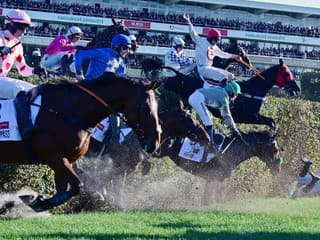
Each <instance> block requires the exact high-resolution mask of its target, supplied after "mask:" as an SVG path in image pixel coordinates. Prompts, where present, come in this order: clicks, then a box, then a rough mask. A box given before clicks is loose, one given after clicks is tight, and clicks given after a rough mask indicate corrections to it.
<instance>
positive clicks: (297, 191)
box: [289, 158, 320, 197]
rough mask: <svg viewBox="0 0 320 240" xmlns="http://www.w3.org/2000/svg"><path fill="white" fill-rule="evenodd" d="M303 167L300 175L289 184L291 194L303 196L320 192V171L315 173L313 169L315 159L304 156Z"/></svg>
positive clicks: (292, 195)
mask: <svg viewBox="0 0 320 240" xmlns="http://www.w3.org/2000/svg"><path fill="white" fill-rule="evenodd" d="M301 162H302V164H303V167H302V169H301V170H300V172H299V176H298V177H297V178H296V179H295V181H294V182H293V183H292V184H290V186H289V196H290V197H294V196H296V195H297V196H301V195H306V194H319V192H320V184H319V181H320V176H319V174H320V173H317V174H314V173H313V172H312V171H311V165H312V164H313V161H312V160H311V159H308V158H302V159H301Z"/></svg>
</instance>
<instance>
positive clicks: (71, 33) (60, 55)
mask: <svg viewBox="0 0 320 240" xmlns="http://www.w3.org/2000/svg"><path fill="white" fill-rule="evenodd" d="M82 34H83V32H82V31H81V29H80V28H79V27H76V26H73V27H71V28H70V29H69V30H68V32H67V34H66V35H59V36H57V37H56V38H55V39H53V40H52V42H51V43H50V44H49V45H48V47H47V48H46V49H45V50H44V55H43V57H42V64H43V66H44V67H45V68H46V69H47V70H48V71H49V72H54V71H56V70H58V69H60V68H61V67H64V66H63V64H67V63H69V61H68V60H69V59H70V58H73V55H74V53H75V52H76V49H75V46H74V45H75V43H76V42H77V41H79V40H80V37H81V35H82ZM64 57H65V58H66V59H64ZM63 61H65V62H63ZM69 65H70V64H69ZM63 71H65V69H64V70H63Z"/></svg>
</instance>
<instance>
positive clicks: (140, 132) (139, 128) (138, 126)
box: [70, 83, 145, 140]
mask: <svg viewBox="0 0 320 240" xmlns="http://www.w3.org/2000/svg"><path fill="white" fill-rule="evenodd" d="M70 84H73V83H70ZM73 85H74V86H76V87H78V88H79V89H80V90H81V91H83V92H85V93H87V94H88V95H90V96H92V97H93V98H94V99H95V100H97V101H98V102H99V103H100V104H101V105H102V106H104V107H105V108H106V109H107V110H109V111H110V112H112V113H113V114H114V115H116V116H118V117H119V118H120V119H121V120H122V121H123V122H124V123H126V124H127V125H132V124H129V123H128V120H127V119H125V118H124V117H123V116H122V115H121V114H119V113H118V112H116V111H114V110H113V108H112V107H110V105H109V104H108V103H107V102H106V101H104V100H103V99H102V98H101V97H99V96H98V95H96V94H95V93H94V92H92V91H91V90H89V89H88V88H86V87H84V86H82V85H80V84H73ZM141 93H142V90H141V87H139V88H138V97H137V101H136V104H135V105H136V110H137V116H138V121H137V123H136V124H135V125H134V126H133V127H132V129H133V130H134V132H135V133H136V135H137V137H138V138H139V139H140V140H141V139H144V138H145V136H144V135H145V132H144V130H143V129H142V125H141V114H140V113H141V104H140V99H141V97H142V94H141Z"/></svg>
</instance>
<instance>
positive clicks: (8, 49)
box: [0, 47, 11, 56]
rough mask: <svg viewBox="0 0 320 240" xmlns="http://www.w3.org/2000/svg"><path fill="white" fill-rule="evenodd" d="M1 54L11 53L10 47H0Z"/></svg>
mask: <svg viewBox="0 0 320 240" xmlns="http://www.w3.org/2000/svg"><path fill="white" fill-rule="evenodd" d="M0 53H1V56H5V55H8V54H10V53H11V48H9V47H0Z"/></svg>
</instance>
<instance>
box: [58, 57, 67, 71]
mask: <svg viewBox="0 0 320 240" xmlns="http://www.w3.org/2000/svg"><path fill="white" fill-rule="evenodd" d="M68 59H69V57H68V55H64V56H63V57H62V59H61V67H60V70H59V74H60V75H66V72H67V69H68V62H69V61H68Z"/></svg>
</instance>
